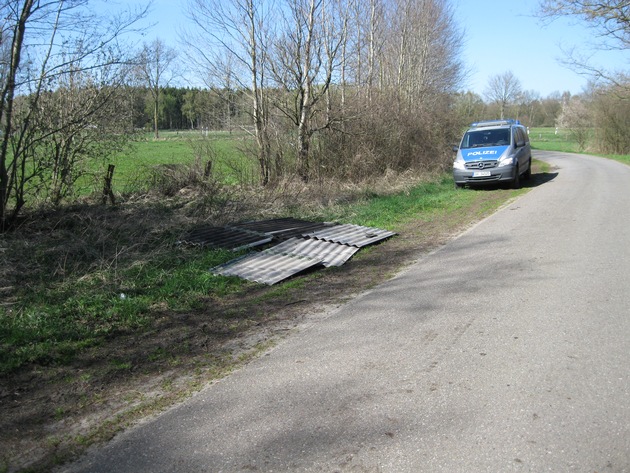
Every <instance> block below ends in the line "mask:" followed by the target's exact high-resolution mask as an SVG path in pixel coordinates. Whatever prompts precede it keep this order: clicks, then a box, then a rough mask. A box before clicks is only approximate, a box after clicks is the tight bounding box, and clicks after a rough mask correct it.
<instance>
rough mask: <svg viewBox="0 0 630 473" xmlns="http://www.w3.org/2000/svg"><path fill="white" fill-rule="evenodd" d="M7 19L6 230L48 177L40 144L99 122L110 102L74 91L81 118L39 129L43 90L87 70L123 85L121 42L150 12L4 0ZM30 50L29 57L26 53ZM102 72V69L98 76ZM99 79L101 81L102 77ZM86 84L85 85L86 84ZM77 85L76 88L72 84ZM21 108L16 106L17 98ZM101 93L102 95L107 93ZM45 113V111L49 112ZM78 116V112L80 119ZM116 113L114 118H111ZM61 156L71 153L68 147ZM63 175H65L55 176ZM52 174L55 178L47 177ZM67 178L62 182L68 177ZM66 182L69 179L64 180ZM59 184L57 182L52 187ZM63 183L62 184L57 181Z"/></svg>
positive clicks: (0, 179)
mask: <svg viewBox="0 0 630 473" xmlns="http://www.w3.org/2000/svg"><path fill="white" fill-rule="evenodd" d="M0 13H1V15H2V18H3V24H2V43H3V44H7V43H9V44H11V47H10V49H9V50H3V53H6V54H5V55H3V60H2V68H1V70H2V75H1V77H0V80H1V87H2V88H1V91H0V121H1V123H2V126H3V130H2V136H1V137H0V231H3V230H6V229H7V228H9V227H10V226H11V225H12V224H13V223H14V222H15V221H16V219H17V217H18V216H19V214H20V211H21V210H22V208H23V207H24V205H25V204H26V199H27V197H28V192H29V191H30V190H31V189H35V188H38V187H45V185H44V186H38V185H37V182H39V183H42V182H43V180H45V179H46V176H47V174H46V173H45V172H38V170H39V171H42V170H43V169H44V168H42V167H40V166H38V165H37V161H38V159H39V158H40V157H41V156H42V154H41V153H46V152H47V151H48V150H47V149H46V146H43V145H42V143H43V142H44V140H46V139H48V138H50V137H60V136H61V134H62V133H63V132H65V131H67V130H68V129H69V127H79V128H80V130H77V133H75V134H74V136H75V137H76V136H78V134H79V132H81V131H86V130H88V129H90V128H92V127H94V126H97V125H96V124H95V123H94V120H93V118H94V117H95V116H96V115H97V114H98V113H99V112H100V111H102V110H104V107H105V103H106V102H101V101H98V100H94V96H90V94H87V95H83V99H80V97H81V95H75V96H74V98H75V99H77V100H85V101H84V102H83V103H82V104H81V105H79V106H78V109H81V110H83V114H82V115H81V116H82V120H81V121H80V122H79V123H77V122H76V121H73V120H67V119H62V120H59V121H58V122H57V123H53V124H51V126H50V127H49V128H46V129H43V128H42V127H41V121H40V119H41V117H42V116H43V114H42V110H43V108H42V107H44V105H45V103H46V102H45V101H44V100H43V99H42V97H43V96H44V93H45V92H46V93H48V92H49V91H50V90H55V89H56V88H57V87H61V86H62V84H63V81H64V80H66V79H67V78H68V77H72V76H74V77H77V74H78V73H80V72H82V71H86V72H87V71H89V72H90V79H89V80H90V83H91V84H92V85H94V86H96V87H99V88H103V90H105V89H106V88H107V87H109V88H119V87H122V85H123V78H124V77H125V75H126V72H127V70H128V68H127V66H128V64H129V61H128V58H126V50H128V48H125V47H123V46H124V45H122V44H121V39H122V36H123V35H124V33H125V32H128V31H130V30H131V29H132V28H133V25H134V24H135V22H136V21H137V20H138V19H139V18H141V17H142V16H143V15H144V14H145V13H146V8H145V9H141V10H136V11H126V12H122V13H114V14H111V15H110V16H109V18H107V19H104V18H103V17H101V16H99V15H96V14H95V13H93V12H92V11H91V10H90V9H89V0H66V1H58V2H53V1H50V2H40V1H33V0H8V1H5V2H3V3H2V4H1V5H0ZM25 55H28V58H29V61H27V62H23V61H22V57H23V56H25ZM101 72H102V74H100V73H101ZM99 81H101V82H99ZM86 85H87V84H86ZM75 90H76V89H75ZM17 96H19V97H20V102H21V103H20V107H19V108H18V107H16V103H17V101H16V97H17ZM103 96H104V95H101V97H103ZM44 115H45V114H44ZM76 118H77V117H75V119H76ZM114 118H115V116H114ZM80 143H81V140H76V139H74V138H73V139H71V140H70V141H69V142H68V141H66V142H65V145H64V146H66V149H67V150H73V149H76V148H75V145H76V146H79V145H80ZM59 156H60V157H62V159H63V156H66V157H67V156H68V153H66V152H64V153H61V154H60V155H59ZM58 175H59V177H61V174H58ZM48 176H49V177H50V175H48ZM63 179H65V180H63ZM62 180H63V182H65V183H66V184H67V183H68V182H70V181H69V180H68V179H67V172H66V178H62ZM53 187H55V186H53ZM56 187H57V188H59V186H56Z"/></svg>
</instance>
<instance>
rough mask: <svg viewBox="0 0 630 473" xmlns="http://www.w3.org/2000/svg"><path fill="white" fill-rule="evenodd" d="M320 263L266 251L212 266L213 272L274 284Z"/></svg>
mask: <svg viewBox="0 0 630 473" xmlns="http://www.w3.org/2000/svg"><path fill="white" fill-rule="evenodd" d="M320 263H321V260H320V259H316V258H305V257H302V256H295V255H278V254H272V253H267V252H262V253H250V254H249V255H246V256H243V257H241V258H238V259H235V260H232V261H230V262H228V263H225V264H224V265H221V266H217V267H215V268H212V270H211V271H212V272H213V273H214V274H220V275H223V276H238V277H240V278H243V279H247V280H248V281H255V282H259V283H263V284H269V285H272V284H275V283H277V282H280V281H282V280H283V279H286V278H288V277H290V276H293V275H294V274H297V273H299V272H301V271H304V270H305V269H308V268H310V267H312V266H315V265H318V264H320Z"/></svg>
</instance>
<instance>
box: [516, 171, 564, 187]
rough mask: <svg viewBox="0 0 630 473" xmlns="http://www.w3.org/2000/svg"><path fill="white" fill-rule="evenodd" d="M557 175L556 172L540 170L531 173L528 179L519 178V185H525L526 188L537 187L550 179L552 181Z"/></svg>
mask: <svg viewBox="0 0 630 473" xmlns="http://www.w3.org/2000/svg"><path fill="white" fill-rule="evenodd" d="M557 176H558V173H557V172H541V173H536V174H534V173H532V177H531V178H529V179H528V180H526V181H525V180H521V187H525V188H527V189H529V188H532V187H538V186H541V185H543V184H546V183H548V182H550V181H553V180H554V179H555V178H556V177H557Z"/></svg>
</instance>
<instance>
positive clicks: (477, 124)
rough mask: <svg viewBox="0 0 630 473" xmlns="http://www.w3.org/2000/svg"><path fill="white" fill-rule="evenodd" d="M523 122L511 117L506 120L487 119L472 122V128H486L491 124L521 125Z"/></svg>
mask: <svg viewBox="0 0 630 473" xmlns="http://www.w3.org/2000/svg"><path fill="white" fill-rule="evenodd" d="M520 124H521V122H520V121H518V120H513V119H511V118H509V119H504V120H485V121H480V122H475V123H471V125H470V127H471V128H485V127H491V126H507V125H520Z"/></svg>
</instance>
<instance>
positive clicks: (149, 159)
mask: <svg viewBox="0 0 630 473" xmlns="http://www.w3.org/2000/svg"><path fill="white" fill-rule="evenodd" d="M249 141H250V137H249V135H247V134H246V133H243V132H234V133H228V132H217V131H213V132H210V133H208V134H201V133H199V132H193V131H180V132H161V133H160V138H159V139H158V140H155V139H154V138H153V134H152V133H147V134H145V135H144V136H143V137H141V139H140V140H138V141H136V142H135V143H133V144H132V146H131V148H130V150H129V151H128V152H125V153H122V154H120V155H118V156H114V157H113V158H112V159H111V160H109V161H108V162H107V163H106V164H105V168H106V167H107V164H114V165H115V166H116V169H115V173H114V178H113V180H112V185H113V187H114V189H122V190H123V192H124V193H127V192H134V191H139V190H146V189H147V188H148V187H150V185H151V184H152V181H153V180H154V177H155V176H154V174H155V172H156V170H157V171H158V172H160V168H163V167H164V166H191V165H193V164H195V163H196V162H197V161H198V162H199V164H200V166H202V167H203V166H205V164H206V162H207V161H208V160H212V161H213V169H212V170H213V173H214V174H215V175H216V176H218V177H219V178H220V179H221V180H222V181H223V182H225V183H228V184H234V183H236V182H238V180H239V179H241V178H242V177H243V175H244V174H245V175H252V174H253V173H254V172H255V166H254V163H253V162H252V161H251V160H249V159H248V158H247V156H246V153H245V148H246V146H247V144H248V143H249Z"/></svg>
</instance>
